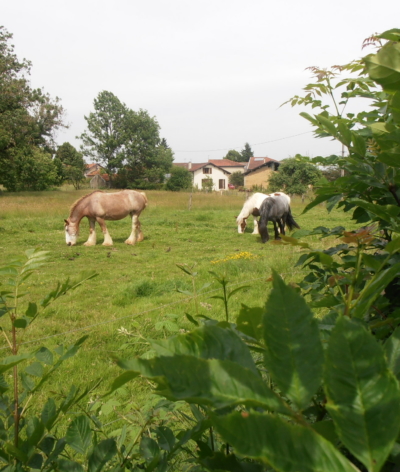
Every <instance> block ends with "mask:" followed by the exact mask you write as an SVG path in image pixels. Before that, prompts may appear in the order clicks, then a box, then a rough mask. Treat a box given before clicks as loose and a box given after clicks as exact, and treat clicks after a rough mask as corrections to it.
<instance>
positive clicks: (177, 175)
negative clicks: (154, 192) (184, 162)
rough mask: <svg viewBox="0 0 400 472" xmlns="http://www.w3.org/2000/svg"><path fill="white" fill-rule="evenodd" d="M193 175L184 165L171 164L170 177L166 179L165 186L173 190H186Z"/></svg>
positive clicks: (190, 183) (190, 184)
mask: <svg viewBox="0 0 400 472" xmlns="http://www.w3.org/2000/svg"><path fill="white" fill-rule="evenodd" d="M192 182H193V177H192V174H191V172H190V171H188V170H187V169H185V168H184V167H178V166H172V168H171V177H170V178H169V179H168V180H167V183H166V184H165V188H166V189H167V190H172V191H174V192H176V191H179V190H187V189H189V188H190V187H191V186H192Z"/></svg>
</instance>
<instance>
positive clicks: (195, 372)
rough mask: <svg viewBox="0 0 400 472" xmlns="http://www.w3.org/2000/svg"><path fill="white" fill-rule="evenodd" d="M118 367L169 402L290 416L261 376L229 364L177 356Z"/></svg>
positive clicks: (139, 361)
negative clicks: (240, 407)
mask: <svg viewBox="0 0 400 472" xmlns="http://www.w3.org/2000/svg"><path fill="white" fill-rule="evenodd" d="M118 365H119V366H120V367H122V368H124V369H128V370H132V371H135V372H140V373H141V374H142V375H143V376H144V377H147V378H150V379H153V380H155V381H156V382H157V384H158V393H159V394H161V395H163V396H165V397H167V398H168V399H170V400H186V401H187V402H189V403H200V404H206V405H211V406H214V407H215V408H223V407H227V406H234V405H239V404H246V405H248V406H258V407H262V408H265V409H268V410H270V411H276V412H279V413H283V414H286V415H291V411H290V409H289V408H288V407H287V406H286V405H285V403H284V402H283V401H282V400H281V399H280V398H279V397H278V395H276V394H275V393H274V392H273V391H272V390H270V389H269V387H268V386H267V384H266V383H265V382H264V381H263V380H262V379H261V377H260V375H258V374H255V373H253V372H252V371H251V370H249V369H246V368H245V367H242V366H240V365H239V364H236V363H234V362H231V361H221V360H217V359H211V360H206V359H198V358H196V357H192V356H182V355H180V356H178V355H176V356H173V357H156V358H154V359H149V360H147V359H131V360H127V361H119V362H118Z"/></svg>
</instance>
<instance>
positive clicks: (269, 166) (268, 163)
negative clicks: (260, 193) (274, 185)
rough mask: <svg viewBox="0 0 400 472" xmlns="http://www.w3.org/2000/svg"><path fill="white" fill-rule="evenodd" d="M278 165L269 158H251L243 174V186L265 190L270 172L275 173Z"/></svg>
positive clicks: (277, 162)
mask: <svg viewBox="0 0 400 472" xmlns="http://www.w3.org/2000/svg"><path fill="white" fill-rule="evenodd" d="M280 164H281V163H280V162H279V161H277V160H275V159H271V158H270V157H251V158H250V160H249V162H248V165H247V168H246V170H245V172H244V186H245V187H246V188H248V189H252V188H253V187H257V188H258V189H267V187H268V182H269V178H270V177H271V174H272V172H275V171H277V170H278V167H279V166H280Z"/></svg>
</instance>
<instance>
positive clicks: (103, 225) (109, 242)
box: [96, 217, 113, 246]
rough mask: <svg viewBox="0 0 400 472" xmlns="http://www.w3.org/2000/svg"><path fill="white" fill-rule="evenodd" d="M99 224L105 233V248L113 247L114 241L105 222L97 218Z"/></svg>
mask: <svg viewBox="0 0 400 472" xmlns="http://www.w3.org/2000/svg"><path fill="white" fill-rule="evenodd" d="M96 220H97V223H99V225H100V228H101V230H102V231H103V235H104V241H103V246H112V245H113V240H112V239H111V236H110V233H109V232H108V229H107V226H106V222H105V221H104V220H103V218H98V217H97V218H96Z"/></svg>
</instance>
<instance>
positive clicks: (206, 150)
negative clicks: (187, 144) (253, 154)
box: [174, 131, 313, 152]
mask: <svg viewBox="0 0 400 472" xmlns="http://www.w3.org/2000/svg"><path fill="white" fill-rule="evenodd" d="M309 133H313V131H306V132H305V133H299V134H292V135H291V136H285V137H284V138H278V139H271V140H270V141H264V142H262V143H254V144H251V146H259V145H260V144H269V143H275V142H276V141H283V140H284V139H290V138H295V137H296V136H302V135H303V134H309ZM241 147H243V146H236V147H230V148H223V149H204V150H202V151H175V150H174V152H215V151H229V150H230V149H240V148H241Z"/></svg>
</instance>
